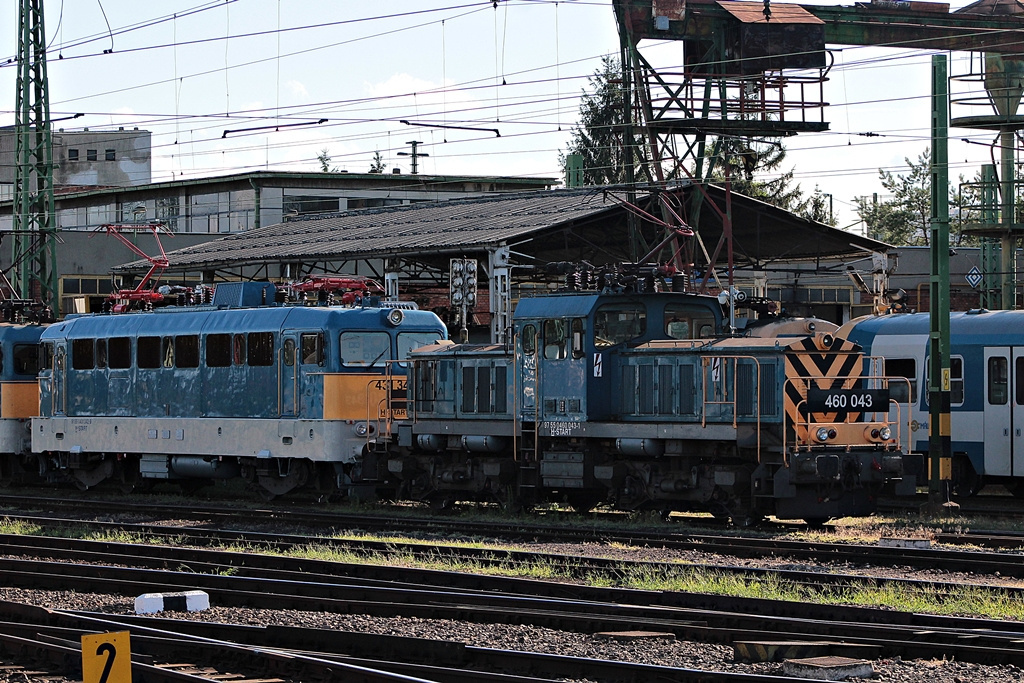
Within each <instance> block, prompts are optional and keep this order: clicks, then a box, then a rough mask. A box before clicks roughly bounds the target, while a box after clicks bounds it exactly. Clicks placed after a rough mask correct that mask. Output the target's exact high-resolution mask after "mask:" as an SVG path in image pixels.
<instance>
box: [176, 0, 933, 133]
mask: <svg viewBox="0 0 1024 683" xmlns="http://www.w3.org/2000/svg"><path fill="white" fill-rule="evenodd" d="M475 4H477V5H479V4H480V3H475ZM485 4H486V3H485ZM534 4H536V3H534ZM552 4H555V6H556V8H557V3H552ZM507 8H508V5H506V11H507ZM556 11H557V10H556ZM916 54H920V53H916ZM879 63H880V62H879ZM866 64H870V62H865V63H864V64H856V67H857V68H866V66H865V65H866ZM558 65H559V60H556V65H555V66H556V69H557V68H558ZM232 68H234V67H232ZM547 68H550V66H549V67H547ZM588 76H589V75H588ZM588 76H575V78H577V79H578V78H586V77H588ZM532 82H533V83H535V82H537V81H532ZM553 82H554V83H555V84H556V87H560V85H561V83H562V82H563V81H562V79H561V77H560V74H557V73H556V78H555V79H553ZM442 86H443V87H444V86H447V83H442ZM484 87H487V86H484V85H481V88H484ZM441 92H444V93H445V94H446V95H447V93H449V92H451V91H450V90H449V89H447V88H446V87H445V88H444V89H443V90H441ZM406 96H407V95H406ZM398 97H399V98H400V97H402V96H398ZM559 99H560V98H559ZM577 99H578V98H577ZM379 101H380V100H378V99H376V98H363V99H362V106H368V105H371V104H373V103H375V102H379ZM499 102H500V106H501V107H503V108H504V107H506V106H509V105H508V104H507V102H508V100H507V99H506V96H504V95H503V96H500V99H499ZM336 106H338V107H351V106H352V105H351V104H338V105H336ZM846 106H851V105H849V104H847V105H846ZM307 111H308V110H307ZM443 111H444V112H445V115H446V116H447V114H448V108H447V107H444V108H443ZM557 111H558V112H561V111H562V110H561V109H558V110H557ZM275 113H276V112H275ZM303 113H305V112H303V111H300V110H296V111H295V112H294V113H292V114H291V115H290V116H302V115H303ZM452 113H455V112H452ZM229 115H230V116H234V112H231V111H227V112H225V116H229ZM509 117H510V113H508V112H506V113H505V114H504V116H503V118H506V119H507V118H509ZM175 118H177V117H175ZM271 118H278V117H274V116H272V117H271ZM332 118H333V117H332ZM254 120H256V119H254ZM214 125H215V126H217V125H219V126H222V125H223V124H222V123H219V124H214ZM518 125H533V126H543V125H545V122H544V121H535V122H522V123H520V124H518ZM211 127H212V126H211ZM557 127H558V122H557V121H556V123H555V126H554V128H555V129H556V132H557ZM545 134H546V133H545ZM239 149H242V148H241V147H240V148H239ZM554 149H557V148H554ZM229 153H230V150H229Z"/></svg>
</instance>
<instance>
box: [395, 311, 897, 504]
mask: <svg viewBox="0 0 1024 683" xmlns="http://www.w3.org/2000/svg"><path fill="white" fill-rule="evenodd" d="M514 328H515V343H514V345H512V346H511V347H509V348H506V347H504V346H500V345H466V344H464V345H458V346H455V345H446V344H439V345H435V346H433V347H428V348H424V349H420V350H418V351H417V352H415V353H413V354H412V356H411V358H412V360H413V370H412V374H411V376H410V387H411V393H412V395H411V401H412V404H411V407H410V411H411V413H412V416H413V420H412V421H411V422H408V423H405V424H401V425H399V426H398V427H397V437H398V438H397V441H398V445H399V446H400V448H401V450H400V451H399V452H395V454H394V455H393V456H392V458H391V460H390V461H389V462H388V468H389V471H390V473H391V474H392V475H393V476H395V477H396V478H397V479H398V480H399V491H400V495H402V496H407V497H411V498H416V499H420V500H426V501H430V502H432V503H434V504H436V505H446V504H448V503H450V502H452V501H455V500H467V499H468V500H494V501H499V502H503V503H508V504H512V503H523V504H527V505H529V504H532V503H536V502H540V501H548V500H562V501H566V502H568V503H569V504H571V505H573V506H575V507H577V508H579V509H589V508H591V507H593V506H595V505H597V504H600V503H607V504H611V505H614V506H616V507H619V508H622V509H630V510H638V509H654V510H660V511H662V512H668V511H671V510H705V511H710V512H712V513H714V514H715V515H718V516H722V517H729V518H732V519H734V520H736V521H741V522H750V521H755V520H757V519H760V518H762V517H764V516H766V515H776V516H779V517H783V518H803V519H807V520H812V521H815V522H820V521H822V520H826V519H829V518H833V517H839V516H846V515H863V514H870V513H871V512H872V511H873V510H874V499H875V495H876V494H877V492H878V491H879V490H880V488H881V487H882V485H883V484H884V483H885V482H886V481H889V480H894V479H900V478H901V475H902V470H901V468H902V455H903V448H902V445H901V444H902V443H903V441H905V440H906V438H907V437H908V433H909V427H908V424H907V421H906V419H903V421H902V422H901V421H900V420H899V419H892V418H891V417H890V400H889V396H888V391H889V387H888V380H887V379H886V378H884V377H881V376H875V375H872V373H871V370H872V368H871V365H870V363H869V362H868V360H867V359H865V357H864V356H863V354H861V353H860V351H859V348H858V347H856V346H855V345H854V344H851V343H849V342H846V341H844V340H842V339H839V338H836V337H834V336H833V335H832V334H830V333H829V329H834V328H835V326H834V325H830V324H829V323H824V324H822V323H821V322H820V321H806V320H805V321H799V320H798V321H775V322H769V323H768V324H764V325H752V326H751V329H750V330H747V331H746V333H745V336H727V335H725V334H724V332H725V327H724V321H723V313H722V307H721V305H720V304H719V302H718V300H717V299H715V298H713V297H708V296H696V295H691V294H683V293H671V292H663V293H655V292H650V291H649V292H647V293H627V292H617V293H613V292H611V291H605V292H601V293H597V292H576V293H565V294H556V295H550V296H540V297H536V298H529V299H521V300H520V301H519V304H518V306H517V308H516V310H515V315H514ZM906 415H907V410H906V408H905V407H904V408H903V412H902V417H903V418H906ZM901 481H902V485H903V488H905V489H908V490H913V488H914V486H915V484H916V482H915V481H914V479H913V477H903V478H902V480H901Z"/></svg>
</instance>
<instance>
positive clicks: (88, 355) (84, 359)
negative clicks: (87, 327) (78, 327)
mask: <svg viewBox="0 0 1024 683" xmlns="http://www.w3.org/2000/svg"><path fill="white" fill-rule="evenodd" d="M94 343H95V342H94V340H92V339H73V340H71V367H72V369H74V370H92V369H93V368H94V367H95V366H96V359H95V357H94V356H93V345H94Z"/></svg>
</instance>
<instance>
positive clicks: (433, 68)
mask: <svg viewBox="0 0 1024 683" xmlns="http://www.w3.org/2000/svg"><path fill="white" fill-rule="evenodd" d="M820 4H839V3H836V2H832V1H830V0H823V1H822V2H821V3H820ZM847 4H848V3H847ZM495 5H497V6H495ZM44 7H45V28H46V34H47V37H48V38H47V42H48V67H47V68H48V75H49V86H50V102H51V118H52V119H59V118H63V117H70V116H73V115H75V114H79V113H81V114H84V116H81V117H79V118H76V119H68V120H64V121H59V122H56V123H54V127H55V129H56V128H61V127H63V128H64V129H65V130H81V129H82V128H90V129H92V130H98V129H104V130H109V129H111V128H114V129H116V128H117V127H119V126H124V127H126V128H133V127H139V128H142V129H146V130H150V131H152V132H153V138H152V142H153V180H154V182H161V181H168V180H187V179H195V178H199V177H207V176H212V175H222V174H226V173H236V172H243V171H251V170H261V169H262V170H277V171H317V170H320V168H321V163H320V162H319V161H318V156H321V155H323V154H326V155H327V156H329V157H330V168H331V169H335V168H336V169H338V170H347V171H349V172H352V173H362V172H366V171H367V170H369V168H370V165H371V163H372V161H373V158H374V155H375V153H379V154H380V155H381V157H382V158H383V160H384V163H385V167H386V168H387V169H388V171H390V170H391V169H393V168H399V169H401V172H402V173H409V172H410V170H411V168H410V158H409V156H402V155H400V154H399V153H400V152H408V151H409V149H410V146H409V145H408V144H407V143H408V142H410V141H413V140H417V141H420V142H422V143H423V144H422V145H420V146H419V149H420V151H421V152H424V153H426V154H427V155H429V156H426V157H425V158H421V159H420V160H419V164H420V168H419V172H420V173H424V174H439V175H462V174H466V175H470V174H472V175H477V174H479V175H508V176H523V177H550V178H561V177H562V176H563V173H562V170H561V168H560V166H559V154H560V152H563V151H564V150H565V149H566V147H567V145H568V143H569V141H570V139H571V130H572V128H573V126H574V125H575V124H576V121H577V117H578V111H579V98H580V95H581V94H582V92H583V91H584V90H585V89H586V87H587V85H588V77H589V76H590V75H591V74H593V73H594V72H595V71H596V70H597V69H598V68H599V67H600V60H601V57H602V56H603V55H617V54H618V36H617V32H616V25H615V18H614V14H613V12H612V9H611V3H610V0H559V1H555V0H499V1H498V2H497V3H494V2H491V1H487V2H479V1H473V0H385V1H383V2H377V3H364V2H354V1H353V0H162V1H161V2H158V3H149V2H138V1H137V0H45V1H44ZM956 7H957V5H954V9H955V8H956ZM5 11H6V12H7V15H8V16H7V18H6V19H5V20H4V21H2V22H0V125H11V124H13V122H14V108H15V79H16V65H15V64H14V62H13V57H14V56H15V55H16V52H17V44H16V37H17V36H16V30H15V28H16V25H17V11H16V6H15V3H10V4H9V5H5ZM642 51H643V52H644V54H645V56H647V58H648V59H650V60H651V61H652V63H654V64H655V65H657V66H660V67H666V68H668V67H672V66H678V65H679V64H681V63H682V58H681V48H680V45H679V44H678V43H669V42H651V43H649V44H648V43H645V44H644V45H643V46H642ZM832 54H833V56H834V64H833V67H832V68H831V70H830V72H829V80H828V81H827V83H826V85H825V93H824V94H825V100H826V101H827V102H829V103H830V106H829V107H827V108H826V110H825V120H826V121H828V122H829V123H830V130H829V132H827V133H814V134H801V135H799V136H796V137H794V138H789V139H787V140H785V143H784V144H785V145H786V148H787V150H788V154H787V158H786V161H785V163H784V169H783V170H789V169H792V170H793V172H794V180H795V182H798V183H799V184H800V186H801V187H802V188H803V190H804V191H805V192H806V193H810V192H812V191H813V190H814V189H815V187H817V188H818V189H819V190H820V191H821V192H823V193H826V194H827V195H828V198H829V199H830V201H831V202H832V206H833V209H834V211H835V214H836V217H837V219H838V222H839V227H843V228H849V229H851V230H854V231H856V230H858V229H859V226H858V225H857V224H856V223H857V216H856V214H855V212H854V211H853V202H854V199H855V198H856V197H858V196H870V195H871V194H872V193H873V192H879V193H882V192H883V190H882V187H881V184H880V182H879V179H878V173H879V169H882V168H884V169H887V170H892V171H895V172H900V171H903V170H906V164H905V162H904V159H905V158H910V159H912V160H913V159H916V158H917V157H918V155H920V154H921V153H922V152H923V151H924V150H925V148H926V147H927V146H928V145H929V143H930V131H929V126H930V121H931V115H930V109H929V106H930V105H929V90H930V82H931V81H930V63H931V55H932V54H933V53H932V52H931V51H923V50H914V51H911V50H886V49H883V48H876V47H843V48H841V49H840V48H836V49H834V50H833V52H832ZM970 66H971V63H970V62H969V56H968V55H965V54H963V53H954V54H953V55H951V62H950V72H951V74H958V73H964V72H966V71H967V70H968V69H969V68H970ZM974 68H975V70H976V69H977V64H974ZM974 113H988V112H987V111H982V112H974ZM956 115H957V114H956V112H955V111H954V116H956ZM322 119H327V120H326V121H325V122H320V121H321V120H322ZM402 121H409V122H411V123H415V124H423V125H408V124H406V123H402ZM318 122H319V123H318ZM467 129H471V130H467ZM865 133H871V134H872V135H871V136H866V135H864V134H865ZM951 136H952V137H953V138H954V141H953V142H951V145H950V176H951V178H953V179H956V178H957V177H958V176H959V175H961V174H963V175H965V176H967V177H968V178H970V177H973V176H974V174H975V172H976V171H977V169H978V167H979V164H981V163H987V162H989V161H990V155H991V154H992V150H991V149H990V147H989V143H990V142H991V141H992V137H993V136H991V135H989V134H987V133H978V132H970V131H958V130H956V129H954V130H952V131H951ZM968 136H969V137H970V138H971V139H972V140H973V141H974V142H973V143H972V144H965V143H962V142H959V139H960V138H961V137H968ZM996 154H997V155H998V152H996Z"/></svg>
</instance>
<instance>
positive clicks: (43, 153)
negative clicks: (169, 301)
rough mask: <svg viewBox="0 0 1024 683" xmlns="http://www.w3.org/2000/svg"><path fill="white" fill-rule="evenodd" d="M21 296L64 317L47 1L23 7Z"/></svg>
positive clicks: (18, 214)
mask: <svg viewBox="0 0 1024 683" xmlns="http://www.w3.org/2000/svg"><path fill="white" fill-rule="evenodd" d="M15 116H16V118H15V124H14V127H15V160H16V161H15V163H16V168H15V173H14V207H13V208H14V251H13V258H12V261H11V262H12V263H13V264H14V268H15V276H14V278H13V282H12V284H13V285H14V287H15V290H16V291H15V292H14V294H15V296H19V297H20V298H22V299H28V300H36V301H39V302H40V303H42V304H44V305H45V306H49V307H50V309H51V310H52V311H53V312H54V314H55V315H58V314H59V306H60V302H59V300H58V289H57V230H56V225H55V224H56V221H55V219H54V210H53V140H52V137H51V133H50V94H49V85H48V83H47V79H46V33H45V31H44V28H43V0H21V3H20V5H19V6H18V79H17V106H16V112H15Z"/></svg>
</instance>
